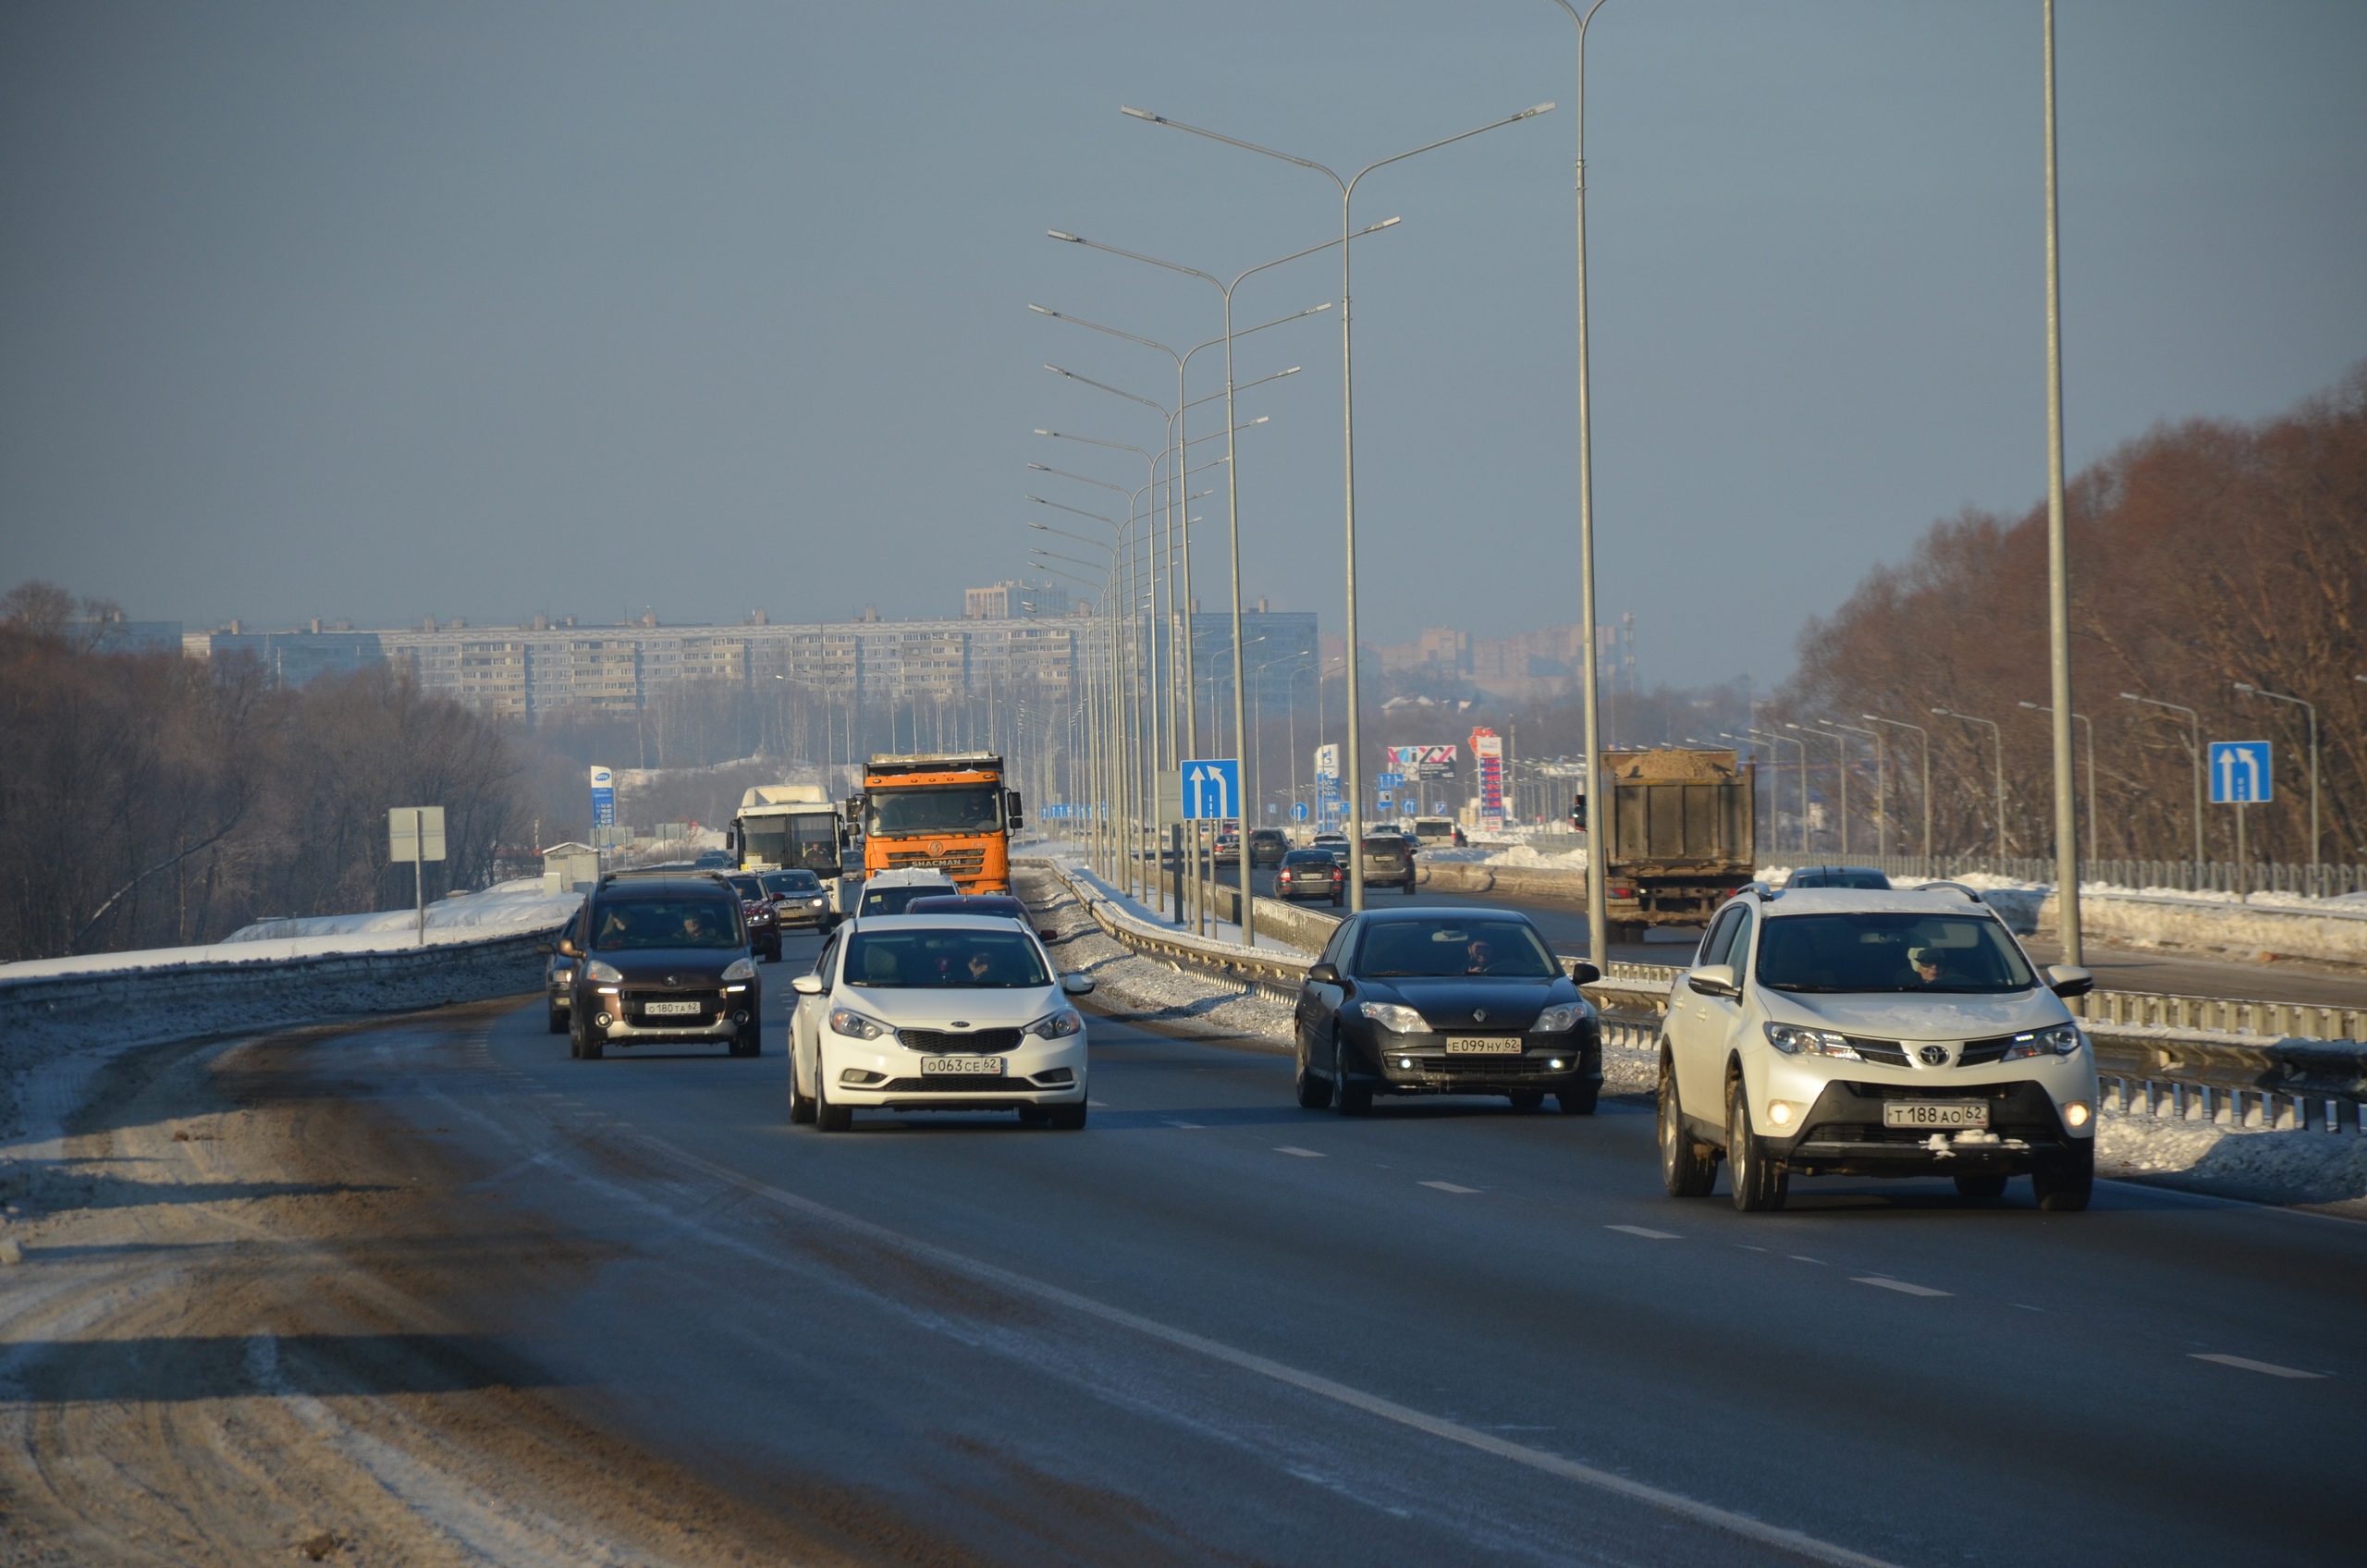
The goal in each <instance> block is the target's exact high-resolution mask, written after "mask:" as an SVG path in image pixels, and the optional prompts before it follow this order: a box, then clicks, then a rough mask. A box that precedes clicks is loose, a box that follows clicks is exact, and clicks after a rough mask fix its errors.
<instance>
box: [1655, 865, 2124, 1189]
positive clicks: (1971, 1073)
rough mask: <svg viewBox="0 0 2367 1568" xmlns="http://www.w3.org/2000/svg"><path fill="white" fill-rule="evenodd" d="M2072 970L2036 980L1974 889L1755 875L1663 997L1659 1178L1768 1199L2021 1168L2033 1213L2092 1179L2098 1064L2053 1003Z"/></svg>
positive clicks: (1977, 1184)
mask: <svg viewBox="0 0 2367 1568" xmlns="http://www.w3.org/2000/svg"><path fill="white" fill-rule="evenodd" d="M2093 984H2094V981H2093V979H2092V978H2091V976H2090V975H2089V974H2088V972H2087V971H2086V970H2084V969H2078V968H2073V967H2070V966H2068V965H2057V966H2056V967H2054V968H2052V969H2049V970H2047V971H2046V972H2045V973H2044V974H2039V973H2037V971H2036V970H2035V969H2034V967H2033V966H2032V965H2031V963H2030V958H2029V955H2027V954H2026V953H2024V952H2023V951H2022V949H2021V944H2019V943H2018V942H2017V941H2015V940H2014V937H2013V934H2012V933H2011V932H2009V931H2007V930H2006V929H2005V923H2004V922H2003V921H2001V920H1999V919H1998V918H1997V917H1996V914H1995V912H1993V910H1991V909H1990V908H1989V907H1988V906H1987V905H1985V904H1983V903H1982V902H1981V899H1980V896H1979V895H1978V894H1976V893H1974V892H1973V891H1971V890H1970V889H1969V888H1961V887H1958V886H1956V884H1954V883H1932V884H1928V885H1927V886H1925V887H1924V888H1919V889H1917V890H1915V891H1912V892H1906V891H1898V892H1883V891H1875V890H1870V889H1861V888H1806V889H1799V890H1796V891H1790V892H1772V891H1770V890H1769V889H1768V888H1766V887H1765V886H1764V885H1763V884H1753V885H1752V886H1751V887H1749V888H1745V889H1744V890H1743V891H1742V892H1740V893H1738V894H1736V895H1735V897H1734V898H1733V899H1732V900H1729V901H1728V902H1727V903H1726V904H1725V905H1724V906H1723V907H1722V908H1721V909H1720V910H1719V912H1718V913H1717V915H1716V917H1715V918H1714V919H1713V920H1712V921H1711V925H1710V929H1709V932H1708V934H1707V935H1705V936H1704V937H1702V938H1701V947H1700V950H1699V952H1698V953H1697V954H1696V955H1695V958H1694V962H1693V966H1692V968H1691V969H1690V970H1688V971H1686V973H1685V974H1683V975H1681V976H1680V977H1679V978H1678V980H1677V983H1676V985H1675V986H1674V988H1673V989H1672V991H1671V993H1670V996H1669V1006H1668V1014H1667V1017H1666V1020H1665V1022H1664V1023H1663V1024H1662V1035H1661V1077H1660V1145H1661V1174H1662V1179H1663V1181H1664V1182H1666V1184H1667V1187H1668V1191H1669V1194H1670V1195H1671V1196H1672V1197H1704V1196H1707V1195H1708V1194H1709V1192H1710V1190H1711V1187H1712V1186H1713V1185H1714V1184H1715V1183H1716V1182H1717V1176H1718V1161H1719V1160H1720V1159H1721V1158H1723V1160H1724V1161H1725V1162H1726V1165H1727V1168H1728V1170H1727V1179H1728V1181H1729V1182H1730V1183H1731V1185H1732V1187H1733V1189H1734V1200H1735V1207H1736V1208H1739V1209H1744V1210H1756V1209H1772V1208H1781V1207H1783V1206H1784V1194H1785V1191H1786V1188H1787V1186H1788V1183H1789V1181H1790V1178H1791V1177H1792V1176H1794V1175H1801V1176H1953V1177H1955V1178H1956V1189H1957V1191H1959V1192H1960V1193H1962V1194H1964V1195H1965V1196H1967V1197H1970V1198H1995V1197H1997V1196H1999V1195H2000V1194H2003V1193H2004V1192H2005V1183H2006V1182H2008V1181H2009V1180H2011V1179H2012V1178H2013V1177H2016V1176H2020V1175H2028V1176H2029V1177H2030V1183H2031V1186H2032V1187H2033V1189H2035V1191H2036V1194H2037V1196H2038V1203H2039V1207H2041V1208H2044V1209H2053V1210H2057V1211H2061V1210H2068V1209H2080V1208H2085V1207H2087V1206H2088V1192H2089V1187H2090V1185H2091V1182H2093V1181H2094V1179H2095V1169H2096V1164H2095V1108H2096V1060H2095V1053H2094V1050H2093V1048H2092V1047H2091V1046H2090V1045H2089V1043H2088V1038H2087V1036H2086V1035H2084V1034H2082V1033H2081V1032H2080V1029H2079V1025H2078V1023H2076V1022H2074V1021H2073V1019H2072V1016H2071V1012H2070V1010H2069V1009H2067V1008H2066V1007H2065V1006H2064V1005H2063V998H2066V997H2076V996H2079V995H2081V994H2082V993H2084V992H2086V991H2087V990H2088V989H2089V988H2090V987H2091V986H2092V985H2093Z"/></svg>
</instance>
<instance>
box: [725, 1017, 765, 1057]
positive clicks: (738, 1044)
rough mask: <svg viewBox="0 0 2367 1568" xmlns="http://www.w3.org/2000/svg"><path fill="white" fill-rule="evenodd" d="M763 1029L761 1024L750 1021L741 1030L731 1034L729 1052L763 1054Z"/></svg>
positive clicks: (739, 1054)
mask: <svg viewBox="0 0 2367 1568" xmlns="http://www.w3.org/2000/svg"><path fill="white" fill-rule="evenodd" d="M763 1030H764V1026H763V1025H762V1024H760V1023H750V1024H749V1025H748V1027H746V1028H745V1029H742V1030H741V1031H740V1033H738V1034H737V1035H732V1036H731V1054H732V1055H733V1056H762V1055H764V1054H765V1036H764V1032H763Z"/></svg>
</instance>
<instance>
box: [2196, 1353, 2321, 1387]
mask: <svg viewBox="0 0 2367 1568" xmlns="http://www.w3.org/2000/svg"><path fill="white" fill-rule="evenodd" d="M2193 1359H2194V1360H2196V1361H2215V1362H2217V1363H2218V1364H2219V1365H2220V1366H2234V1367H2238V1368H2240V1369H2242V1370H2243V1371H2246V1372H2265V1373H2267V1374H2268V1375H2269V1376H2270V1377H2272V1378H2312V1379H2313V1380H2315V1381H2318V1382H2324V1380H2325V1374H2324V1373H2323V1372H2304V1371H2302V1370H2301V1369H2300V1367H2298V1366H2278V1365H2276V1363H2275V1362H2274V1361H2254V1360H2253V1359H2252V1358H2251V1357H2250V1356H2248V1355H2219V1354H2211V1355H2205V1354H2202V1353H2201V1352H2200V1351H2197V1352H2196V1353H2195V1354H2194V1356H2193Z"/></svg>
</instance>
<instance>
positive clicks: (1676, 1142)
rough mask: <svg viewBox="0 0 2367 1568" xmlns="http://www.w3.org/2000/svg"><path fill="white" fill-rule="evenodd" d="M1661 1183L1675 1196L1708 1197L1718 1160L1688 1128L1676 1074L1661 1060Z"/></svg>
mask: <svg viewBox="0 0 2367 1568" xmlns="http://www.w3.org/2000/svg"><path fill="white" fill-rule="evenodd" d="M1660 1135H1661V1185H1662V1186H1663V1187H1665V1188H1667V1189H1668V1195H1669V1196H1671V1197H1673V1198H1706V1197H1708V1196H1709V1195H1710V1191H1711V1188H1713V1187H1715V1186H1716V1185H1717V1184H1718V1161H1717V1159H1716V1158H1715V1157H1714V1156H1712V1155H1710V1154H1708V1153H1706V1152H1705V1151H1704V1150H1703V1149H1702V1147H1701V1145H1699V1144H1698V1143H1696V1142H1694V1141H1693V1134H1692V1133H1688V1132H1686V1130H1685V1111H1684V1108H1683V1107H1681V1106H1679V1105H1678V1104H1677V1103H1676V1074H1675V1072H1673V1071H1672V1070H1671V1069H1670V1066H1669V1064H1668V1063H1667V1062H1665V1061H1663V1062H1662V1063H1661V1097H1660Z"/></svg>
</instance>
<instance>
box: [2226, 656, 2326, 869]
mask: <svg viewBox="0 0 2367 1568" xmlns="http://www.w3.org/2000/svg"><path fill="white" fill-rule="evenodd" d="M2236 690H2237V691H2238V692H2242V693H2243V694H2244V695H2245V696H2247V697H2265V698H2267V699H2268V700H2269V701H2270V702H2272V703H2291V704H2293V705H2294V706H2295V707H2297V708H2300V709H2302V710H2304V711H2305V712H2307V713H2308V714H2309V716H2310V887H2311V888H2312V890H2315V888H2317V886H2318V709H2317V704H2314V703H2308V702H2304V701H2302V700H2301V699H2300V698H2299V697H2291V696H2287V695H2286V694H2285V693H2284V692H2264V691H2263V690H2261V688H2259V687H2257V686H2255V685H2253V684H2252V683H2251V682H2250V681H2249V680H2238V681H2237V682H2236Z"/></svg>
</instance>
